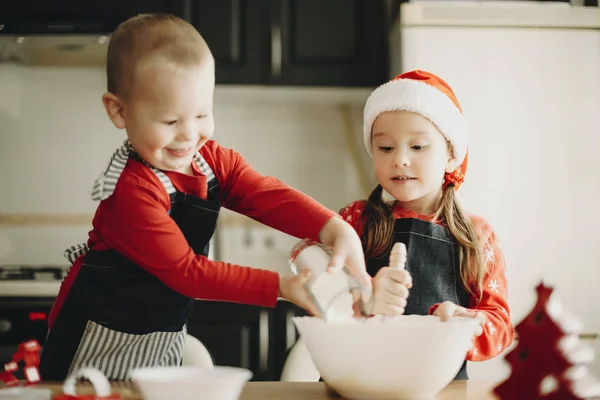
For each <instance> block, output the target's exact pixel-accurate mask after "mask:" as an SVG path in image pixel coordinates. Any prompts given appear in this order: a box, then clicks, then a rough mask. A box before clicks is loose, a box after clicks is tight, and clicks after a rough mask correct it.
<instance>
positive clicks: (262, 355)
mask: <svg viewBox="0 0 600 400" xmlns="http://www.w3.org/2000/svg"><path fill="white" fill-rule="evenodd" d="M258 340H259V344H258V354H259V368H260V370H261V371H266V370H267V365H268V362H269V314H268V312H267V311H266V310H261V311H260V314H259V316H258Z"/></svg>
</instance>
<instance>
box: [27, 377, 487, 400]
mask: <svg viewBox="0 0 600 400" xmlns="http://www.w3.org/2000/svg"><path fill="white" fill-rule="evenodd" d="M494 386H495V385H494V383H493V382H486V381H454V382H452V383H450V385H448V386H447V387H446V388H445V389H444V390H442V392H440V394H439V395H438V396H437V397H435V400H459V399H460V400H496V399H497V398H496V396H494V395H493V394H491V393H490V390H491V388H493V387H494ZM38 387H45V388H49V389H52V391H53V392H54V393H61V392H62V384H59V383H53V382H45V383H41V384H40V385H38ZM112 387H113V393H120V394H121V396H123V399H124V400H143V399H142V397H141V396H140V394H139V392H138V391H137V390H136V388H135V386H134V385H133V383H131V382H118V383H113V384H112ZM77 393H78V394H89V393H93V389H92V388H91V385H90V384H89V383H80V384H78V388H77ZM275 399H285V400H309V399H310V400H329V399H338V400H341V399H342V398H341V397H338V396H336V395H335V393H331V392H329V391H328V390H327V388H326V386H325V384H324V383H323V382H248V383H246V385H245V386H244V390H243V391H242V395H241V396H240V399H239V400H275Z"/></svg>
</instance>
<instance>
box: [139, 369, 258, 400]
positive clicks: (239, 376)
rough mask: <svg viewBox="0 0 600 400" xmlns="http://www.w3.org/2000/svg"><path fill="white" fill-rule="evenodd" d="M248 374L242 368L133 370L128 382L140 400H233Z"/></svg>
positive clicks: (246, 379)
mask: <svg viewBox="0 0 600 400" xmlns="http://www.w3.org/2000/svg"><path fill="white" fill-rule="evenodd" d="M250 378H252V372H251V371H249V370H247V369H244V368H234V367H222V366H215V367H212V368H194V367H159V368H137V369H134V370H133V371H131V379H132V380H133V382H134V383H135V384H136V385H137V387H138V389H139V390H140V392H141V394H142V397H143V398H144V400H174V399H177V400H197V399H211V400H236V399H238V398H239V396H240V394H241V392H242V389H243V387H244V385H245V384H246V382H247V381H248V380H250Z"/></svg>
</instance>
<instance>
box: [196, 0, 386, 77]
mask: <svg viewBox="0 0 600 400" xmlns="http://www.w3.org/2000/svg"><path fill="white" fill-rule="evenodd" d="M191 8H192V9H191V13H190V15H191V17H190V21H191V23H192V24H193V25H194V26H195V27H196V28H197V29H198V30H199V31H200V33H201V34H202V35H203V36H204V37H205V39H206V41H207V43H208V45H209V46H210V48H211V49H212V51H213V53H214V56H215V59H216V79H217V83H235V84H265V85H310V86H376V85H379V84H381V83H382V82H384V81H385V80H386V79H387V70H388V69H387V64H388V62H387V26H388V24H387V19H386V12H385V10H386V7H385V2H384V1H383V0H327V1H320V0H192V3H191Z"/></svg>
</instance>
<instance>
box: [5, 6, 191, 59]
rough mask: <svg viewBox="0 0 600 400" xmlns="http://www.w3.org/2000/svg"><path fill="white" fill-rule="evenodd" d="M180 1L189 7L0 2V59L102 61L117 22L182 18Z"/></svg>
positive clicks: (182, 10) (182, 11)
mask: <svg viewBox="0 0 600 400" xmlns="http://www.w3.org/2000/svg"><path fill="white" fill-rule="evenodd" d="M184 4H185V5H187V9H189V8H190V7H191V3H190V2H188V1H187V0H186V1H173V0H102V1H89V0H6V1H2V5H1V6H0V62H11V63H21V64H27V65H61V66H62V65H64V66H69V65H73V66H79V65H94V66H96V65H97V66H103V65H105V63H106V52H107V50H108V42H109V39H110V35H111V34H112V32H114V30H115V29H116V28H117V26H118V25H119V24H120V23H121V22H123V21H125V20H126V19H128V18H130V17H132V16H135V15H138V14H143V13H169V14H173V15H176V16H179V17H183V16H184V14H185V13H184ZM186 12H187V13H188V14H189V10H188V11H186Z"/></svg>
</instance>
